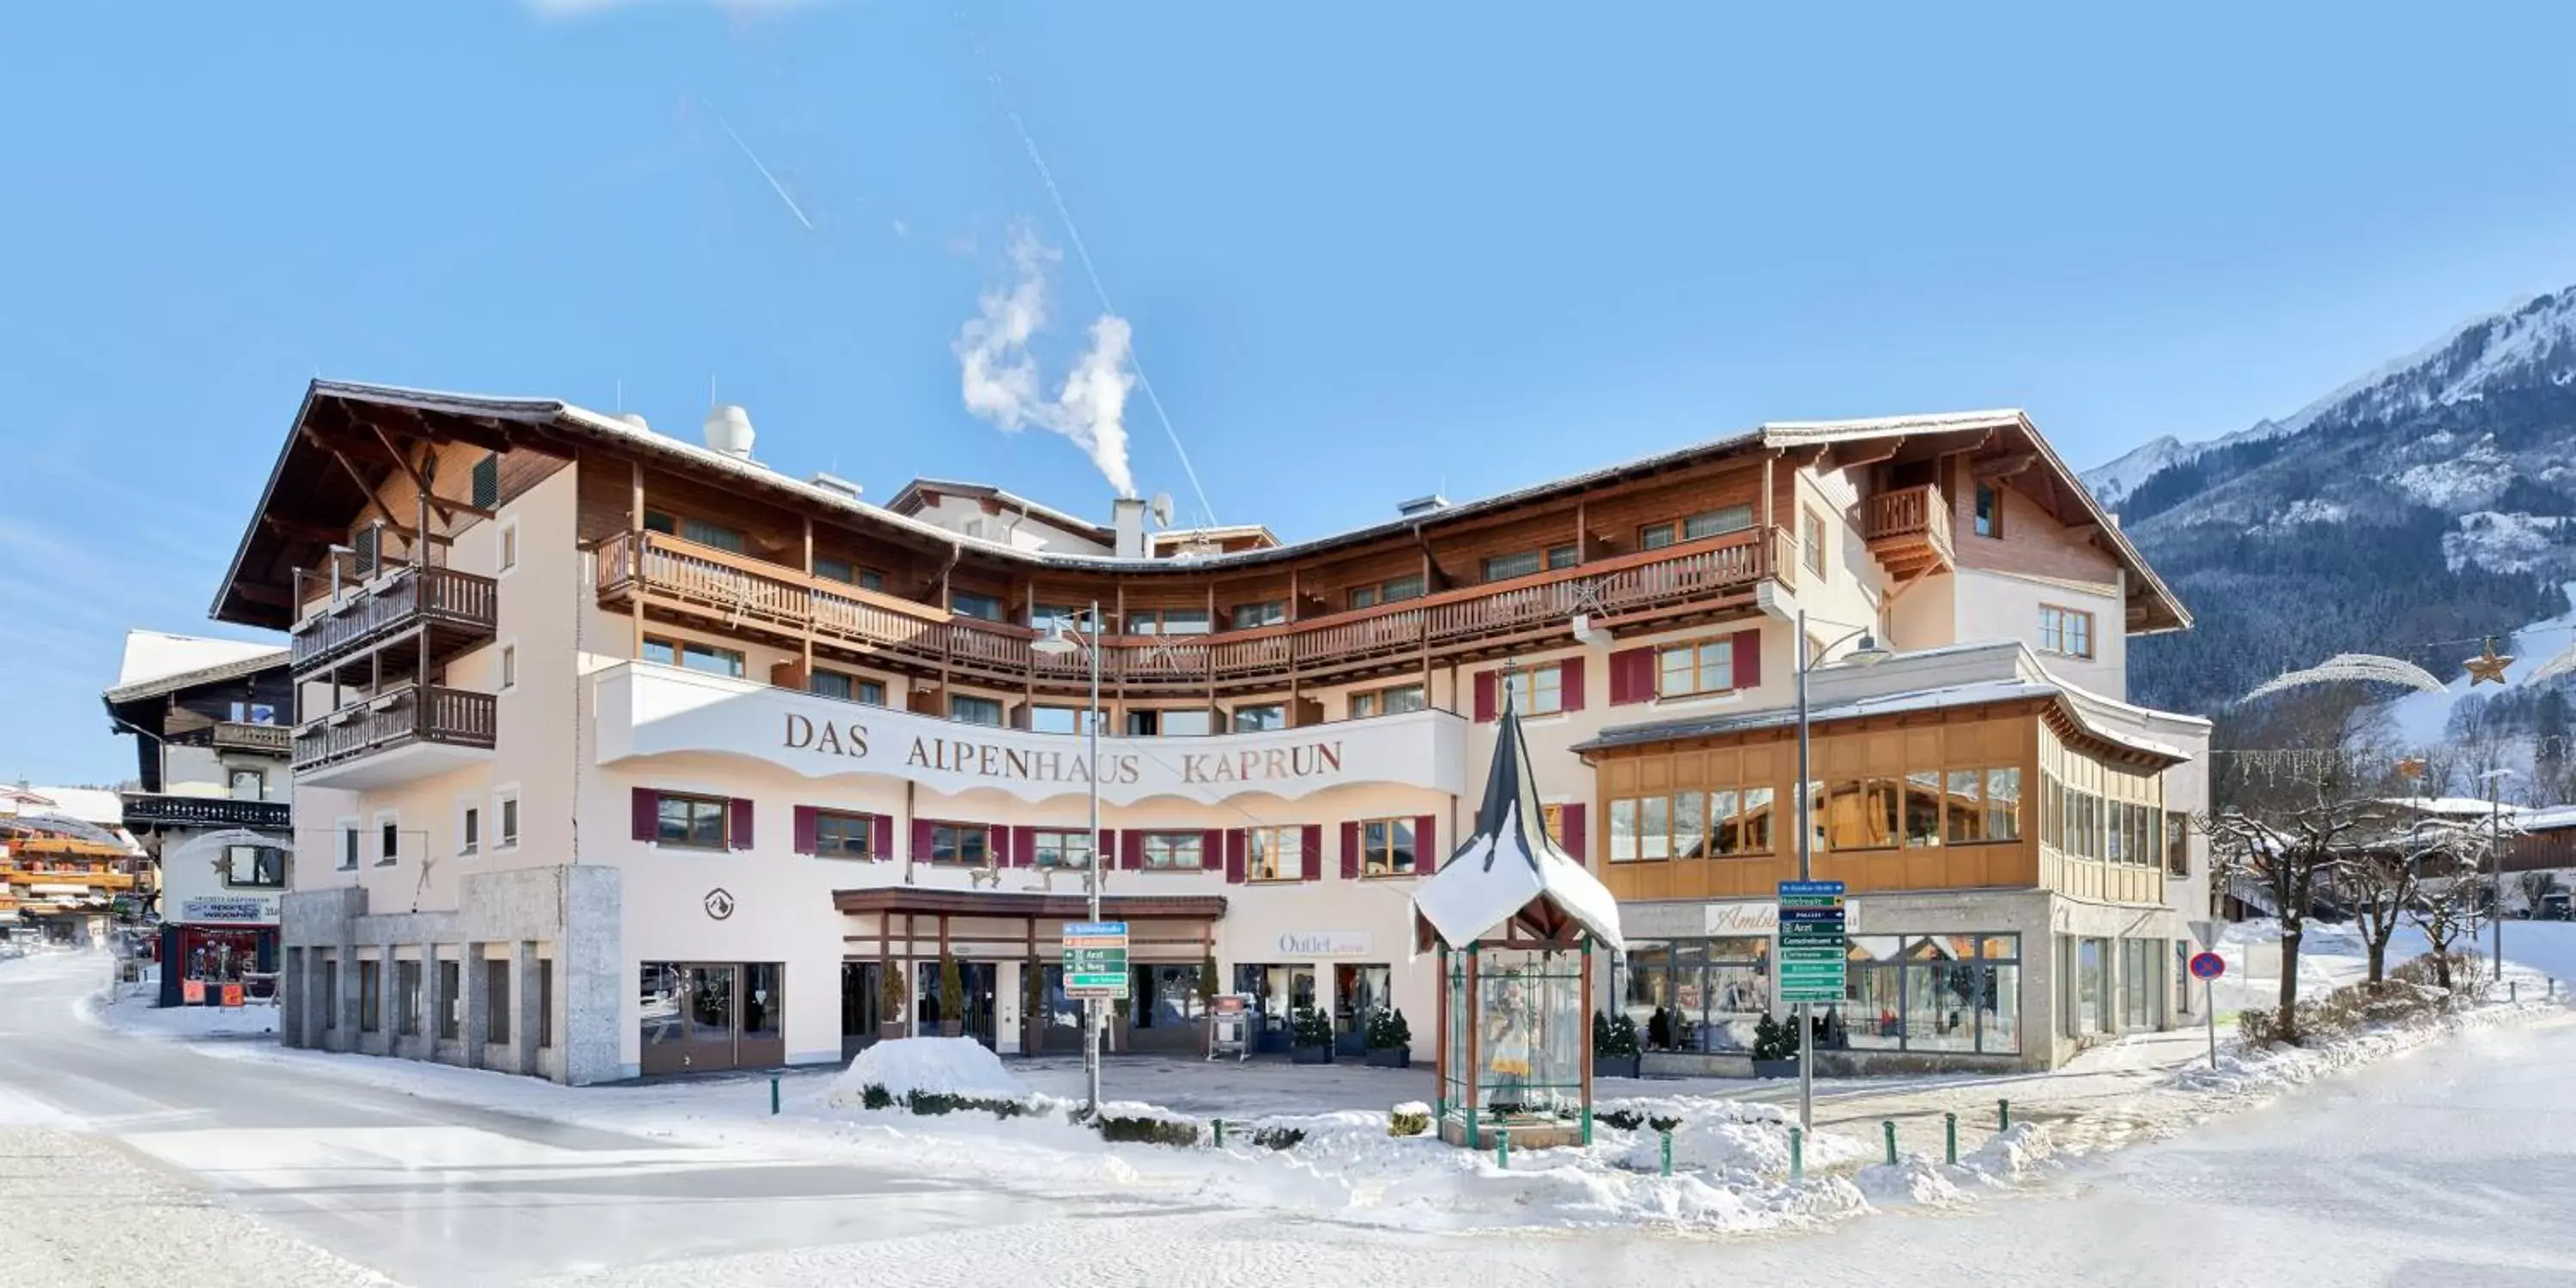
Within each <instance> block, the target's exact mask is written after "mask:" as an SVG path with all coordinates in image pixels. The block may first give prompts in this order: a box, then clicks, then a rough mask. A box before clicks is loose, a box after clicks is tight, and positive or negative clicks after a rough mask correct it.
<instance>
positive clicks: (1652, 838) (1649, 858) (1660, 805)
mask: <svg viewBox="0 0 2576 1288" xmlns="http://www.w3.org/2000/svg"><path fill="white" fill-rule="evenodd" d="M1749 795H1751V793H1738V792H1733V791H1726V792H1717V793H1714V794H1712V793H1709V792H1700V791H1687V792H1674V793H1672V794H1671V795H1669V796H1643V797H1637V798H1634V799H1627V800H1614V801H1612V802H1610V861H1611V862H1613V863H1652V862H1656V861H1658V860H1662V859H1704V858H1707V857H1708V856H1709V854H1710V853H1711V850H1710V839H1711V838H1710V831H1709V820H1710V814H1709V809H1710V806H1711V805H1712V803H1714V804H1715V805H1716V806H1717V808H1718V809H1719V810H1721V811H1723V813H1721V815H1720V816H1719V817H1720V821H1721V822H1723V821H1724V818H1725V813H1734V812H1737V811H1739V810H1740V809H1741V808H1742V807H1741V804H1740V801H1741V798H1742V797H1744V796H1749ZM1762 795H1763V799H1764V801H1765V802H1766V803H1767V802H1768V800H1769V793H1768V792H1767V791H1764V792H1763V793H1762ZM1763 828H1764V833H1763V838H1764V845H1765V848H1768V840H1769V833H1768V828H1769V823H1768V820H1765V821H1764V823H1763ZM1737 832H1738V836H1739V837H1741V836H1742V834H1743V833H1742V826H1741V819H1740V817H1739V819H1738V828H1737Z"/></svg>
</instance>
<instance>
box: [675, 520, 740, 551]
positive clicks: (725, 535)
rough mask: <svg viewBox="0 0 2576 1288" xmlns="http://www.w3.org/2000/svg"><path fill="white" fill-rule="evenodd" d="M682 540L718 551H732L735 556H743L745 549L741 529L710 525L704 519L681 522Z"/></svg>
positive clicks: (715, 524)
mask: <svg viewBox="0 0 2576 1288" xmlns="http://www.w3.org/2000/svg"><path fill="white" fill-rule="evenodd" d="M680 538H681V539H682V540H684V541H694V542H697V543H698V544H699V545H702V546H714V547H715V548H716V549H718V550H727V551H731V552H733V553H734V554H741V553H743V549H744V545H743V539H742V530H741V529H739V528H728V527H726V526H724V525H723V524H720V523H709V522H707V521H706V520H704V519H682V520H680Z"/></svg>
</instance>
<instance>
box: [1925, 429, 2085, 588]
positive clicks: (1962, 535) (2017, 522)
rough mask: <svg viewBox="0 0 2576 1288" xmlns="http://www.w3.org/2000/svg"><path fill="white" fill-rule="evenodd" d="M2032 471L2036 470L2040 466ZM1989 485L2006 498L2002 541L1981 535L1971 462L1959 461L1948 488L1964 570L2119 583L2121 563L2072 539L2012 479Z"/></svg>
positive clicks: (1961, 565) (2060, 524) (2042, 506)
mask: <svg viewBox="0 0 2576 1288" xmlns="http://www.w3.org/2000/svg"><path fill="white" fill-rule="evenodd" d="M2031 468H2032V470H2034V471H2036V470H2038V469H2039V468H2040V467H2038V466H2033V467H2031ZM1989 486H1992V487H1994V488H1995V489H1996V490H1997V491H1998V492H2000V493H2001V494H2002V499H2003V506H2004V509H2003V518H2004V530H2003V535H2002V536H2001V537H1980V536H1978V535H1977V487H1976V480H1975V478H1974V477H1973V474H1972V472H1971V467H1970V466H1969V465H1968V463H1967V462H1966V461H1965V460H1964V459H1961V460H1960V462H1959V464H1958V466H1957V468H1956V470H1955V472H1954V474H1953V476H1952V481H1951V485H1950V488H1949V493H1950V508H1951V520H1952V523H1951V532H1952V533H1953V534H1954V537H1953V540H1954V542H1955V544H1956V546H1957V549H1958V556H1959V566H1960V567H1962V568H1982V569H1987V570H1990V571H1993V572H2010V573H2021V574H2023V575H2025V576H2032V577H2053V578H2056V579H2058V580H2060V581H2076V582H2083V583H2085V584H2087V585H2093V586H2102V587H2109V586H2112V585H2114V584H2116V583H2117V582H2118V581H2119V579H2120V561H2119V560H2118V559H2117V558H2115V557H2114V556H2112V555H2111V554H2110V552H2108V551H2105V550H2103V549H2101V548H2099V547H2097V546H2095V545H2094V544H2093V542H2092V539H2091V537H2089V536H2082V537H2079V536H2073V535H2070V534H2069V533H2068V532H2067V529H2066V525H2065V524H2063V523H2060V522H2058V520H2057V516H2055V515H2053V514H2050V513H2049V512H2048V507H2046V506H2044V505H2042V504H2040V503H2039V501H2037V500H2036V499H2034V498H2032V497H2031V496H2030V494H2029V493H2027V492H2024V491H2022V490H2021V489H2020V488H2019V487H2017V486H2015V484H2014V481H2013V480H2012V479H2003V480H1995V481H1990V482H1989Z"/></svg>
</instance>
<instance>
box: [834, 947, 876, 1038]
mask: <svg viewBox="0 0 2576 1288" xmlns="http://www.w3.org/2000/svg"><path fill="white" fill-rule="evenodd" d="M877 970H878V967H877V964H876V963H875V962H843V963H841V1058H842V1059H844V1060H846V1059H849V1058H850V1057H851V1056H854V1055H857V1054H858V1053H859V1051H860V1049H861V1048H863V1047H865V1046H867V1045H868V1044H869V1043H871V1042H874V1041H876V1040H877V1010H878V1007H877V1000H878V997H879V996H880V992H879V990H880V989H881V988H882V987H883V985H881V984H879V983H878V982H877V981H878V979H879V978H880V977H879V975H878V974H877Z"/></svg>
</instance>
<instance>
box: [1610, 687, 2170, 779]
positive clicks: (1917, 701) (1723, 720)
mask: <svg viewBox="0 0 2576 1288" xmlns="http://www.w3.org/2000/svg"><path fill="white" fill-rule="evenodd" d="M2020 698H2049V699H2054V700H2056V701H2057V703H2058V705H2059V709H2060V710H2062V711H2064V712H2065V713H2066V715H2067V718H2068V719H2070V720H2072V721H2074V722H2075V724H2076V725H2077V726H2078V727H2079V728H2081V729H2083V730H2084V731H2085V732H2086V733H2088V734H2090V735H2092V736H2093V737H2096V738H2099V739H2101V740H2102V741H2104V742H2107V743H2111V744H2114V745H2116V746H2119V747H2122V748H2125V749H2127V750H2129V751H2134V752H2137V753H2140V754H2142V755H2148V756H2155V757H2160V758H2162V759H2165V760H2169V761H2175V762H2180V761H2185V760H2189V759H2191V754H2190V753H2189V752H2186V751H2184V750H2183V749H2181V748H2179V747H2175V746H2171V745H2169V744H2166V743H2162V742H2158V741H2156V740H2155V739H2152V738H2142V737H2140V736H2138V735H2136V734H2133V733H2129V732H2126V731H2124V730H2119V729H2113V728H2110V727H2108V726H2105V725H2103V724H2101V723H2099V722H2097V721H2094V720H2091V719H2088V718H2086V714H2085V711H2084V709H2083V707H2082V706H2081V705H2079V704H2077V703H2075V702H2074V701H2072V700H2071V699H2070V698H2069V695H2068V693H2067V689H2066V686H2063V685H2059V684H2055V683H2051V682H2049V681H2045V680H2026V679H2024V680H1979V681H1977V682H1975V683H1972V684H1953V685H1946V686H1943V687H1939V688H1929V689H1914V690H1910V691H1908V692H1904V693H1891V694H1885V695H1882V696H1877V697H1866V698H1851V699H1846V700H1844V701H1840V702H1830V703H1823V704H1813V703H1811V704H1810V705H1809V706H1808V708H1807V719H1808V721H1809V722H1810V723H1812V724H1826V723H1829V722H1832V721H1836V720H1857V719H1860V718H1862V717H1865V716H1886V715H1900V714H1903V713H1906V712H1910V711H1941V710H1947V709H1949V708H1952V707H1976V706H1986V705H1990V704H1992V703H1997V702H2010V701H2014V700H2015V699H2020ZM1797 722H1798V710H1797V708H1796V707H1772V708H1768V709H1766V710H1762V711H1744V712H1735V713H1730V714H1727V715H1717V716H1683V717H1681V718H1679V719H1676V720H1650V721H1646V722H1644V723H1641V724H1632V725H1616V726H1613V727H1611V728H1607V729H1604V730H1602V731H1601V732H1600V733H1599V734H1596V735H1594V736H1593V738H1592V739H1591V740H1590V741H1588V742H1579V743H1576V744H1575V745H1574V747H1573V750H1574V751H1575V752H1576V753H1577V754H1582V753H1586V752H1594V751H1609V750H1612V749H1615V748H1619V747H1633V746H1639V745H1642V744H1648V743H1659V742H1673V741H1676V740H1679V739H1683V738H1706V737H1714V736H1716V735H1719V734H1729V733H1745V732H1749V731H1752V730H1757V729H1778V728H1783V727H1787V726H1792V725H1795V724H1796V723H1797Z"/></svg>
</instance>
